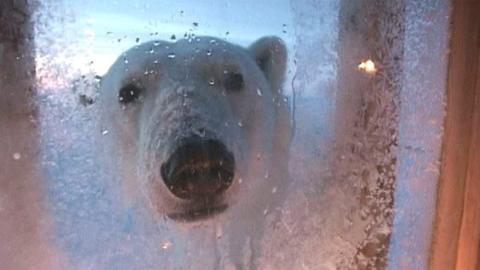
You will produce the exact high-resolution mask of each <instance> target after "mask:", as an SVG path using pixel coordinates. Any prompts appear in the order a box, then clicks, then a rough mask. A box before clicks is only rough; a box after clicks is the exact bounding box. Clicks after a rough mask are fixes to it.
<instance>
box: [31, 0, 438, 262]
mask: <svg viewBox="0 0 480 270" xmlns="http://www.w3.org/2000/svg"><path fill="white" fill-rule="evenodd" d="M409 4H410V5H411V3H409V1H386V2H378V1H367V0H365V1H363V0H362V1H335V0H328V1H306V0H305V1H304V0H300V1H286V0H285V1H277V2H275V4H271V3H267V2H260V3H258V2H256V1H249V3H248V5H247V3H245V2H243V1H241V2H240V1H225V2H221V3H219V2H218V1H203V2H192V1H176V2H168V3H165V2H164V3H157V2H156V1H112V2H108V3H107V2H101V3H97V1H83V2H81V3H80V2H78V1H69V0H64V1H41V3H40V4H39V6H38V8H37V11H36V13H35V14H34V18H35V44H36V46H35V53H36V58H35V61H36V78H37V82H36V83H37V89H38V90H37V93H38V104H39V108H40V123H41V124H40V130H41V136H40V138H41V157H42V163H41V167H42V172H43V174H44V175H45V179H46V180H45V193H46V194H47V197H48V203H47V204H48V210H49V214H50V216H51V219H52V223H53V225H52V226H53V228H54V229H53V232H54V233H53V240H54V242H55V246H56V248H57V249H58V250H60V251H61V254H62V255H63V256H64V257H65V261H66V262H67V264H68V267H69V268H71V269H385V268H386V267H387V258H389V260H390V263H393V264H395V263H396V259H395V258H396V257H395V254H394V255H390V257H389V252H390V246H391V243H392V241H391V238H392V232H393V235H395V229H393V226H394V224H393V223H394V222H393V220H394V217H395V215H396V211H394V208H395V207H394V206H395V204H396V200H394V191H395V192H397V193H399V191H398V190H395V187H396V181H397V178H398V177H397V176H398V174H399V169H398V164H399V163H400V164H404V163H403V162H404V161H405V154H404V155H403V156H401V155H400V156H399V155H398V153H399V151H400V152H401V151H403V150H401V149H399V134H402V131H401V127H402V126H404V125H405V123H404V122H402V119H404V118H403V117H405V111H402V109H403V108H409V107H407V106H403V105H402V104H401V102H400V100H403V99H402V97H403V96H402V95H404V91H408V89H407V90H406V87H405V85H406V83H405V81H406V79H405V78H408V76H409V75H408V73H406V72H405V70H410V72H411V68H410V69H408V67H409V66H408V63H406V59H410V58H408V57H412V56H411V54H408V53H407V52H406V46H407V45H408V46H410V45H411V43H408V42H406V40H407V41H408V40H410V42H412V39H414V37H413V36H414V35H413V36H412V29H410V28H408V26H409V25H410V24H408V23H409V22H410V20H411V18H412V17H414V15H412V14H410V13H409V12H411V9H408V8H407V7H410V5H409ZM410 8H411V7H410ZM441 8H443V9H446V8H445V7H443V6H442V7H441ZM424 14H427V16H428V14H430V13H428V11H424V13H422V16H423V15H424ZM438 16H440V15H438ZM439 31H440V30H439ZM205 36H210V37H208V38H206V37H205ZM266 36H270V38H267V39H264V41H265V40H266V41H268V42H267V43H261V42H260V45H259V44H258V43H257V44H255V43H254V42H255V41H259V40H261V38H262V37H266ZM271 36H276V37H278V38H279V39H281V40H282V41H281V42H280V43H275V42H276V41H275V40H276V39H273V38H271ZM407 38H409V39H407ZM155 40H156V41H155ZM146 42H150V43H146ZM174 42H177V43H176V44H177V45H174V44H173V43H174ZM224 42H229V43H232V44H237V45H239V46H241V48H240V47H234V46H230V45H225V43H224ZM413 43H415V42H414V41H413ZM419 43H421V42H419ZM178 44H180V45H178ZM182 44H183V45H182ZM219 44H220V45H219ZM252 44H255V45H252ZM272 44H273V45H272ZM280 44H283V45H280ZM409 44H410V45H409ZM257 45H259V46H257ZM218 46H220V47H218ZM249 46H250V47H249ZM268 46H273V47H268ZM282 46H285V50H286V52H287V56H288V57H287V58H286V60H285V61H286V62H285V65H286V68H285V72H284V74H283V75H284V79H283V83H279V84H278V85H277V81H276V79H277V78H279V77H281V76H280V75H279V74H278V72H277V71H276V70H275V69H273V71H272V69H270V70H269V69H268V68H269V66H268V64H266V63H268V61H267V60H270V59H275V61H276V62H275V63H276V64H278V65H276V66H280V64H281V63H282V59H283V58H282V57H281V52H282V49H281V48H283V47H282ZM218 48H223V50H221V49H218ZM264 48H267V49H270V50H266V51H265V50H264ZM233 51H235V53H236V54H235V55H228V54H226V53H230V52H233ZM420 51H421V50H420ZM263 52H266V53H265V54H263ZM238 55H241V56H242V57H240V58H235V57H237V56H238ZM220 56H222V57H223V58H221V59H222V60H221V61H223V62H222V63H227V62H228V63H230V65H229V66H221V68H218V66H215V65H217V64H218V62H215V61H217V60H212V59H219V57H220ZM407 56H408V57H407ZM249 57H252V58H251V59H250V58H249ZM269 57H274V58H269ZM275 57H277V58H275ZM195 59H201V60H202V61H197V62H195ZM239 59H240V60H239ZM266 59H267V60H266ZM140 60H141V62H139V61H140ZM244 60H245V61H244ZM247 60H248V61H247ZM229 61H230V62H229ZM114 62H115V64H114ZM169 63H170V64H169ZM181 64H182V65H183V66H182V65H181ZM112 65H113V67H112V68H111V69H110V71H109V68H110V67H111V66H112ZM256 65H258V67H257V66H256ZM247 66H248V67H249V68H245V69H244V67H247ZM252 66H253V67H256V68H257V69H254V68H252ZM276 66H274V67H276ZM440 66H445V63H440ZM239 67H242V68H239ZM217 69H220V73H218V74H220V75H219V76H217V75H218V74H217V73H215V72H217V71H218V70H217ZM223 69H224V70H223ZM253 70H255V72H260V71H265V70H266V71H265V74H260V73H258V74H255V76H257V77H255V76H253V75H252V76H250V75H251V74H250V73H254V72H253ZM245 72H247V73H245ZM275 72H277V73H275ZM126 74H127V75H128V76H127V75H126ZM132 74H133V75H132ZM198 74H201V75H198ZM272 74H273V75H272ZM260 75H261V76H267V78H268V79H270V81H268V82H269V85H270V86H275V87H274V88H275V89H266V84H262V83H259V80H258V78H259V77H258V76H260ZM268 75H272V76H270V77H268ZM166 76H167V77H166ZM442 76H443V75H439V76H438V77H439V78H442ZM119 77H120V79H119ZM124 77H125V79H124ZM165 78H168V80H166V79H165ZM262 78H263V77H262ZM158 85H161V87H157V86H158ZM221 85H223V86H228V87H226V88H225V89H227V88H228V89H230V92H229V91H227V90H228V89H227V90H225V91H220V92H217V93H215V98H212V97H211V96H207V97H204V98H201V99H195V97H198V96H201V95H203V94H204V93H205V92H206V91H207V90H205V89H210V90H211V89H223V88H220V86H221ZM252 86H255V87H252ZM244 87H247V88H249V89H247V90H250V95H248V96H245V97H244V100H242V101H239V100H238V99H235V98H234V97H239V96H241V95H242V94H241V93H242V92H239V91H240V90H241V89H243V88H244ZM200 88H201V89H203V90H202V91H203V92H200ZM159 89H160V90H163V91H164V93H166V94H164V95H163V96H162V95H159V96H152V95H151V94H149V92H145V91H150V92H152V91H160V90H159ZM165 89H167V90H169V91H170V92H167V91H166V90H165ZM232 89H233V90H232ZM435 89H436V90H437V91H441V90H442V86H436V88H435ZM210 90H208V91H210ZM272 90H280V91H281V93H283V96H281V95H278V96H277V95H275V92H274V91H272ZM112 91H113V92H112ZM117 91H118V92H117ZM142 91H143V92H142ZM235 91H237V92H236V94H235ZM169 93H170V94H169ZM172 93H173V94H172ZM171 94H172V95H171ZM235 95H236V96H235ZM192 97H193V98H192ZM202 97H203V96H202ZM242 97H243V96H242ZM227 99H228V101H229V102H228V103H226V102H224V101H225V100H227ZM198 100H200V101H201V102H197V101H198ZM435 100H437V99H435ZM214 101H215V102H219V103H212V102H214ZM437 101H438V100H437ZM198 104H208V106H204V107H201V108H200V107H198V106H199V105H198ZM225 104H228V106H227V105H225ZM238 104H241V106H240V105H238ZM252 104H255V105H252ZM265 104H267V105H265ZM141 106H143V107H141ZM145 106H149V108H152V109H149V110H145V109H144V107H145ZM229 106H230V107H229ZM235 106H237V107H235ZM252 106H254V110H255V113H256V114H251V115H250V117H245V115H248V111H249V108H251V107H252ZM136 108H137V109H136ZM155 108H156V109H155ZM158 108H161V109H162V110H165V111H168V113H163V114H162V113H159V109H158ZM252 110H253V109H252ZM160 111H161V110H160ZM231 111H234V112H236V113H238V114H233V115H235V117H233V118H229V115H230V113H231ZM138 112H140V113H138ZM245 112H247V113H245ZM242 113H244V114H242ZM184 115H188V116H192V118H194V117H200V118H198V119H202V118H201V116H205V115H207V116H209V118H208V119H209V120H208V121H210V122H211V123H215V124H214V125H216V127H217V128H218V130H221V131H222V134H228V136H226V137H227V139H225V145H227V147H230V145H234V146H232V148H235V147H237V148H235V150H234V151H233V152H234V154H235V155H236V156H235V160H236V166H238V167H237V168H236V174H235V177H233V182H232V183H231V184H230V183H229V185H230V186H229V187H228V189H227V193H225V194H226V195H225V196H224V197H226V198H222V199H224V201H225V202H227V203H226V206H224V205H223V204H220V205H216V204H213V205H212V207H207V208H206V209H201V211H200V210H198V209H199V208H198V207H197V206H194V208H195V209H196V210H194V211H190V212H188V211H186V212H185V211H184V212H181V211H178V209H183V208H182V207H183V206H182V205H181V204H180V203H179V202H178V201H175V200H174V199H172V198H173V197H172V196H173V195H172V193H175V192H177V195H178V194H181V196H187V195H185V193H182V192H184V191H185V190H187V189H188V188H189V187H188V185H187V186H186V187H182V188H183V189H181V190H180V191H178V190H177V191H175V192H172V190H175V187H174V184H172V186H168V187H167V186H165V184H164V180H163V181H162V178H164V177H165V175H169V172H168V166H167V169H163V167H162V169H160V167H161V166H160V164H162V162H164V161H165V160H167V159H168V158H167V157H168V153H166V151H163V150H161V149H164V148H165V147H164V145H165V144H166V143H165V141H168V139H167V138H170V137H171V136H173V135H172V134H174V135H175V134H176V133H175V131H176V130H178V129H184V130H188V132H190V131H193V130H194V133H195V136H197V138H204V137H207V138H208V137H209V136H211V133H210V130H208V128H207V129H206V128H204V127H203V126H202V125H200V124H199V123H201V121H203V120H198V119H197V121H196V122H195V121H191V119H190V120H188V121H191V122H188V121H187V120H185V122H182V121H184V120H182V119H186V118H182V117H183V116H184ZM438 117H439V118H438V119H440V118H441V117H442V116H441V115H439V116H438ZM139 119H140V120H139ZM145 119H146V120H145ZM172 119H173V120H172ZM139 121H140V122H139ZM149 121H150V122H149ZM168 121H172V122H171V123H168V124H166V122H168ZM409 121H413V122H414V121H415V119H413V120H412V119H410V120H409ZM145 122H147V123H151V124H150V125H149V124H145ZM210 122H209V123H210ZM439 122H440V120H439V121H438V123H439ZM185 123H187V124H185ZM252 123H255V127H254V128H252V125H253V124H252ZM279 123H280V124H279ZM278 125H280V126H281V128H277V126H278ZM159 127H160V128H159ZM258 127H261V128H258ZM158 129H161V130H158ZM249 130H256V133H254V136H243V134H244V133H247V132H248V131H249ZM258 130H261V131H258ZM272 131H277V132H272ZM158 134H160V135H161V136H160V137H158V136H159V135H158ZM180 135H182V134H180ZM180 135H179V136H180ZM155 136H157V137H155ZM152 137H153V139H152ZM173 137H174V136H173ZM132 138H133V139H132ZM228 140H232V141H234V143H232V144H230V142H228ZM277 140H282V141H283V142H284V143H282V144H278V145H277V144H276V143H278V142H277ZM272 145H275V147H273V148H272ZM404 145H405V149H410V148H408V147H411V146H408V144H404ZM437 146H438V145H437V144H435V145H434V146H432V149H438V147H437ZM269 147H270V148H269ZM402 147H403V146H402ZM435 147H437V148H435ZM167 148H168V147H167ZM167 148H165V149H167ZM159 149H160V150H159ZM412 149H413V148H412ZM415 149H416V148H415ZM195 151H197V150H195ZM428 151H432V152H433V150H428ZM238 153H240V154H238ZM401 153H402V152H401ZM237 154H238V155H237ZM435 159H436V156H435V155H433V156H432V157H431V160H435ZM267 161H268V162H271V163H268V162H267ZM173 163H175V162H173ZM172 166H173V165H172ZM219 166H220V167H221V168H224V167H222V166H223V165H222V164H220V165H219ZM404 166H405V165H404ZM173 167H175V166H173ZM407 167H408V166H407ZM242 170H243V171H242ZM174 171H175V170H174ZM243 172H246V173H245V174H242V173H243ZM253 172H255V173H253ZM183 173H185V172H183ZM222 173H224V172H223V171H222ZM187 174H188V173H187ZM239 175H245V177H240V176H239ZM407 178H408V177H407ZM169 192H170V193H169ZM202 192H208V189H207V191H205V190H204V191H202ZM432 192H433V188H432ZM182 194H183V195H182ZM401 194H402V193H400V195H401ZM165 198H169V199H168V200H167V199H165ZM204 203H205V204H208V203H210V202H207V200H205V202H204ZM213 206H215V207H213ZM402 207H405V208H407V207H408V206H405V205H403V206H402ZM172 209H173V210H175V211H173V210H172ZM397 210H398V209H397ZM399 210H400V211H402V213H406V211H404V209H399ZM211 212H214V213H213V214H212V213H211ZM192 213H194V214H192ZM195 215H198V216H205V218H197V217H195ZM427 222H428V221H427ZM400 225H401V224H400ZM399 231H401V232H403V231H404V228H403V227H401V226H400V229H399ZM424 234H426V233H425V232H424ZM393 237H394V236H393ZM426 241H427V240H425V242H426Z"/></svg>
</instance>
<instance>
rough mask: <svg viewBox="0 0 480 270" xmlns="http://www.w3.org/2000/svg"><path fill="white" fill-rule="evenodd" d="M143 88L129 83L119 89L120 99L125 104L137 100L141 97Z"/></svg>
mask: <svg viewBox="0 0 480 270" xmlns="http://www.w3.org/2000/svg"><path fill="white" fill-rule="evenodd" d="M141 93H142V89H140V88H139V87H138V86H136V85H133V84H127V85H125V86H124V87H122V88H120V91H118V101H119V102H120V103H123V104H128V103H130V102H133V101H136V100H138V99H139V98H140V95H141Z"/></svg>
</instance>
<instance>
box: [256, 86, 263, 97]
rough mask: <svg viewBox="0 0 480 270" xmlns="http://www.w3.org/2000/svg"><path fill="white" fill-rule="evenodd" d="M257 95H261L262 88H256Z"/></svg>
mask: <svg viewBox="0 0 480 270" xmlns="http://www.w3.org/2000/svg"><path fill="white" fill-rule="evenodd" d="M257 95H259V96H263V93H262V90H260V88H257Z"/></svg>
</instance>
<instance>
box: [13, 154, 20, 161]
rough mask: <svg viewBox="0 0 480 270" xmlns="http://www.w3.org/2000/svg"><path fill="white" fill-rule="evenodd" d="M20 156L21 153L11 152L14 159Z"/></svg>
mask: <svg viewBox="0 0 480 270" xmlns="http://www.w3.org/2000/svg"><path fill="white" fill-rule="evenodd" d="M21 158H22V155H21V154H20V153H13V159H14V160H19V159H21Z"/></svg>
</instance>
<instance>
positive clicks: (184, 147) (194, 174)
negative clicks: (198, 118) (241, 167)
mask: <svg viewBox="0 0 480 270" xmlns="http://www.w3.org/2000/svg"><path fill="white" fill-rule="evenodd" d="M160 170H161V174H162V178H163V181H164V182H165V184H166V185H167V187H168V189H169V190H170V191H171V192H172V193H173V194H174V195H175V196H177V197H179V198H182V199H199V198H208V197H213V196H215V195H218V194H221V193H222V192H224V191H225V190H226V189H227V188H228V187H229V186H230V185H231V184H232V181H233V176H234V173H235V159H234V157H233V154H232V153H231V152H229V151H228V150H227V147H226V146H225V145H224V144H223V143H222V142H220V141H218V140H212V139H203V138H198V137H192V138H189V139H186V140H184V141H183V142H182V144H181V145H180V146H179V147H177V148H176V149H175V151H174V152H173V154H172V155H171V156H170V157H169V158H168V160H167V161H166V162H164V163H163V164H162V166H161V169H160Z"/></svg>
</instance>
